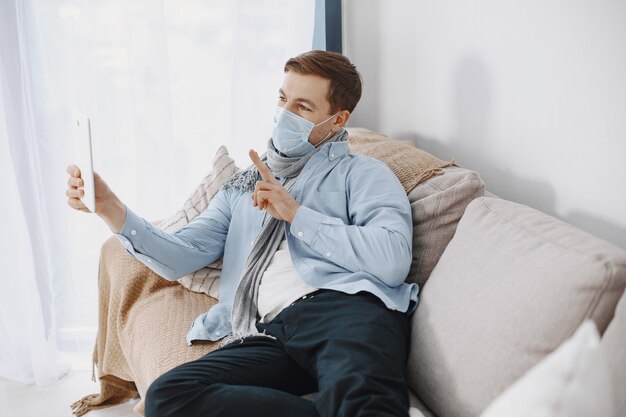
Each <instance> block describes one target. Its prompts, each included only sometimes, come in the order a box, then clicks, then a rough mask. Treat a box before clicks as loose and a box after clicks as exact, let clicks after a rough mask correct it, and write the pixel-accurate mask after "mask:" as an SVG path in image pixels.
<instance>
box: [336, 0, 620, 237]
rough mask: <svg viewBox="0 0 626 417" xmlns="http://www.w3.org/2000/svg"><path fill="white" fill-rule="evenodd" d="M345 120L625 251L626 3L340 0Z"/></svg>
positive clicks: (615, 0) (584, 0) (583, 0)
mask: <svg viewBox="0 0 626 417" xmlns="http://www.w3.org/2000/svg"><path fill="white" fill-rule="evenodd" d="M344 53H345V54H346V55H347V56H348V57H349V58H350V59H351V60H352V61H353V62H354V63H355V64H356V66H357V68H359V70H360V71H361V74H362V75H363V77H364V94H363V98H362V100H361V102H360V103H359V105H358V107H357V109H356V110H355V112H354V114H353V118H352V120H351V122H350V125H351V126H363V127H368V128H371V129H374V130H378V131H381V132H383V133H386V134H388V135H390V136H393V137H396V138H400V139H412V140H413V141H414V142H415V143H416V145H417V146H418V147H420V148H422V149H425V150H427V151H428V152H431V153H433V154H435V155H437V156H438V157H440V158H442V159H447V160H449V159H453V158H454V159H455V160H456V161H457V162H459V164H460V165H461V166H463V167H466V168H470V169H475V170H477V171H478V172H479V173H480V174H481V176H482V177H483V179H484V180H485V183H486V184H487V188H488V189H489V190H490V191H491V192H493V193H495V194H497V195H499V196H500V197H503V198H507V199H510V200H514V201H517V202H520V203H524V204H528V205H530V206H532V207H535V208H538V209H540V210H542V211H544V212H546V213H548V214H550V215H553V216H556V217H558V218H561V219H563V220H565V221H566V222H568V223H571V224H574V225H576V226H578V227H580V228H582V229H584V230H586V231H588V232H591V233H593V234H595V235H597V236H600V237H602V238H604V239H606V240H608V241H611V242H613V243H615V244H617V245H619V246H621V247H623V248H626V1H625V0H593V1H592V0H545V1H539V0H508V1H496V0H467V1H461V0H457V1H453V0H437V1H419V0H418V1H408V0H404V1H402V0H384V1H383V0H378V1H377V0H344Z"/></svg>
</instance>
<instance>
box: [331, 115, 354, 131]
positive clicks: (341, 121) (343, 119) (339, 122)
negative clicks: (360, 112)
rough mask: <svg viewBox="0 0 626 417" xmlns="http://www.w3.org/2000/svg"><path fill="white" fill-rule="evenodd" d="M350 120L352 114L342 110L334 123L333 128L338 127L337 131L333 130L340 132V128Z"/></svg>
mask: <svg viewBox="0 0 626 417" xmlns="http://www.w3.org/2000/svg"><path fill="white" fill-rule="evenodd" d="M348 120H350V112H349V111H348V110H341V111H340V112H339V115H338V117H337V120H336V121H335V123H333V127H334V128H335V127H336V128H337V129H336V130H335V129H333V130H335V131H336V132H338V131H339V129H340V128H342V127H344V126H345V125H346V123H348Z"/></svg>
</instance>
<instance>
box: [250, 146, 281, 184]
mask: <svg viewBox="0 0 626 417" xmlns="http://www.w3.org/2000/svg"><path fill="white" fill-rule="evenodd" d="M248 155H250V159H251V160H252V163H253V164H254V166H255V167H256V168H257V169H258V170H259V173H260V174H261V177H262V178H263V179H264V180H265V181H270V182H277V181H276V178H274V176H273V175H272V171H270V169H269V167H268V166H267V165H265V164H264V163H263V161H261V158H260V157H259V154H258V153H256V151H255V150H254V149H250V151H249V152H248Z"/></svg>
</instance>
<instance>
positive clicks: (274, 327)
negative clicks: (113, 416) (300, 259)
mask: <svg viewBox="0 0 626 417" xmlns="http://www.w3.org/2000/svg"><path fill="white" fill-rule="evenodd" d="M257 328H258V329H259V330H260V331H263V330H265V331H266V333H268V334H270V335H272V336H275V337H276V340H274V339H270V338H268V337H258V336H257V337H250V338H247V339H245V340H244V341H243V342H234V343H231V344H229V345H227V346H225V347H223V348H221V349H218V350H215V351H213V352H210V353H208V354H207V355H205V356H203V357H202V358H200V359H198V360H195V361H193V362H189V363H185V364H183V365H180V366H178V367H176V368H174V369H172V370H171V371H169V372H166V373H165V374H163V375H161V376H160V377H159V378H158V379H156V380H155V381H154V382H153V383H152V385H150V387H149V389H148V392H147V394H146V399H145V415H146V417H166V416H181V417H182V416H184V417H194V416H197V417H209V416H221V417H240V416H241V417H250V416H272V417H282V416H289V417H309V416H310V417H319V416H321V417H331V416H333V417H334V416H343V417H357V416H358V417H365V416H372V417H374V416H375V417H383V416H393V417H400V416H402V417H405V416H408V410H409V400H408V394H407V386H406V380H405V368H406V361H407V355H408V349H409V339H410V337H409V336H410V335H409V333H410V326H409V317H408V315H407V314H404V313H400V312H398V311H392V310H389V309H387V308H386V307H385V305H384V304H383V303H382V301H380V300H379V299H378V297H376V296H374V295H372V294H370V293H367V292H360V293H358V294H354V295H349V294H344V293H341V292H338V291H332V290H321V291H319V292H317V293H316V294H315V296H314V297H311V298H307V299H305V300H302V301H298V302H296V303H295V304H293V305H291V306H289V307H287V308H285V309H284V310H283V311H281V313H280V314H279V315H278V316H276V318H275V319H274V320H273V321H272V322H271V323H259V324H257ZM313 392H319V394H318V395H317V397H316V398H315V400H314V401H310V400H308V399H304V398H301V395H304V394H308V393H313Z"/></svg>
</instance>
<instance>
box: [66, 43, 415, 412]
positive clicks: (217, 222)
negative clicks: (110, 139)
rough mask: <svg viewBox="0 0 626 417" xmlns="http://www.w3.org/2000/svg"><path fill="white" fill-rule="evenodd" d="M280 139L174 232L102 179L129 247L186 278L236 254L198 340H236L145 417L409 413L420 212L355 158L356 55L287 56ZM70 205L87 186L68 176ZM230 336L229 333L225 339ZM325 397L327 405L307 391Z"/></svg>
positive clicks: (163, 381)
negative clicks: (351, 123)
mask: <svg viewBox="0 0 626 417" xmlns="http://www.w3.org/2000/svg"><path fill="white" fill-rule="evenodd" d="M284 70H285V77H284V81H283V84H282V87H281V88H280V90H279V100H278V107H277V110H276V115H275V117H274V130H273V134H272V138H271V139H270V140H269V141H268V145H267V152H266V153H265V154H264V155H263V158H260V157H259V156H258V155H257V153H256V152H255V151H253V150H251V151H250V158H251V160H252V162H253V165H251V166H250V167H249V168H248V169H246V170H245V171H243V172H241V173H238V174H235V175H234V176H233V177H231V178H230V179H229V180H228V181H227V183H226V184H225V185H224V186H223V187H222V188H221V189H220V191H219V192H218V193H217V194H216V195H215V197H214V198H213V199H212V200H211V202H210V204H209V206H208V207H207V209H206V210H205V211H204V212H203V213H201V214H200V215H198V216H197V217H196V218H194V220H193V221H191V222H190V223H189V224H187V225H186V226H185V227H183V228H182V229H180V230H178V231H176V232H175V233H165V232H163V231H161V230H159V229H157V228H156V227H154V226H153V225H151V224H150V223H149V222H147V221H146V220H145V219H143V218H141V217H139V216H137V215H136V214H135V213H133V212H132V211H131V210H130V209H128V208H127V207H126V206H125V205H124V204H122V202H121V201H120V200H119V199H118V198H117V197H116V196H115V194H113V193H112V192H111V190H110V189H109V188H108V187H107V186H106V184H105V183H104V181H103V180H102V178H101V177H100V176H98V175H95V180H96V184H95V188H96V204H97V208H98V209H97V210H96V214H98V215H99V216H100V217H101V218H102V219H103V220H104V221H105V222H106V223H107V224H108V225H109V227H110V228H111V230H112V231H113V232H114V233H116V234H117V236H118V237H119V238H120V240H121V241H122V242H123V243H124V244H125V246H126V248H127V250H128V251H129V253H131V254H132V255H133V256H135V257H136V258H137V259H139V260H140V261H142V262H143V263H145V264H146V265H147V266H148V267H150V268H152V269H153V270H154V271H156V272H157V273H158V274H159V275H162V276H163V277H164V278H166V279H170V280H174V279H177V278H180V277H182V276H184V275H186V274H188V273H191V272H193V271H195V270H198V269H199V268H201V267H203V266H206V265H208V264H210V263H212V262H214V261H215V260H216V259H218V258H219V257H221V256H223V267H222V275H221V278H220V301H219V303H218V304H217V305H215V306H214V307H213V308H211V310H209V311H208V312H207V313H205V314H203V315H201V316H200V317H198V318H197V319H196V320H195V321H194V323H193V326H192V328H191V330H190V331H189V333H188V335H187V340H188V342H189V343H192V342H193V341H194V340H213V341H216V340H220V339H222V342H221V345H222V347H221V348H219V349H217V350H215V351H213V352H211V353H209V354H207V355H205V356H204V357H202V358H200V359H198V360H196V361H193V362H189V363H186V364H183V365H180V366H178V367H176V368H174V369H172V370H170V371H169V372H166V373H165V374H164V375H162V376H161V377H159V378H158V379H157V380H156V381H154V383H152V385H151V386H150V387H149V389H148V392H147V395H146V401H145V405H146V409H145V411H146V417H156V416H159V417H163V416H186V417H188V416H204V417H206V416H228V417H236V416H246V417H249V416H253V415H254V416H273V417H280V416H302V417H305V416H312V417H313V416H315V417H317V416H323V417H330V416H346V417H355V416H377V417H379V416H403V415H404V416H407V415H408V409H409V403H408V396H407V387H406V382H405V375H404V372H405V366H406V360H407V354H408V348H409V333H410V327H409V321H408V319H409V315H410V314H411V313H412V312H413V311H414V310H415V308H416V306H417V292H418V288H417V286H416V285H415V284H407V283H405V282H404V280H405V278H406V276H407V274H408V272H409V268H410V263H411V242H412V240H411V236H412V222H411V211H410V206H409V202H408V199H407V197H406V194H405V192H404V190H403V188H402V186H401V184H400V182H399V181H398V179H397V178H396V177H395V175H394V174H393V173H392V172H391V171H390V170H389V168H388V167H387V166H386V165H385V164H384V163H382V162H380V161H378V160H375V159H373V158H369V157H367V156H363V155H353V154H351V153H349V144H348V142H347V132H346V130H345V129H344V125H345V124H346V122H347V121H348V119H349V118H350V114H351V112H352V111H353V110H354V108H355V106H356V104H357V102H358V101H359V99H360V96H361V77H360V75H359V73H358V72H357V70H356V68H355V67H354V65H352V64H351V63H350V61H349V60H348V59H347V58H345V57H344V56H342V55H340V54H337V53H333V52H325V51H309V52H306V53H303V54H301V55H299V56H297V57H295V58H292V59H290V60H288V61H287V63H286V64H285V68H284ZM68 172H69V173H70V178H69V180H68V183H69V189H68V191H67V195H68V197H70V198H69V200H68V204H69V205H70V206H71V207H72V208H75V209H77V210H82V211H88V209H86V208H85V207H84V205H82V203H81V202H80V200H79V199H78V198H79V197H80V196H81V195H82V194H81V192H82V190H81V189H80V188H79V187H80V186H82V180H81V178H80V173H79V172H78V169H77V167H75V166H73V165H71V166H69V167H68ZM224 337H226V338H225V339H224ZM312 392H318V395H317V397H316V398H315V400H314V401H310V400H308V399H304V398H302V397H301V396H302V395H304V394H308V393H312Z"/></svg>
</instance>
